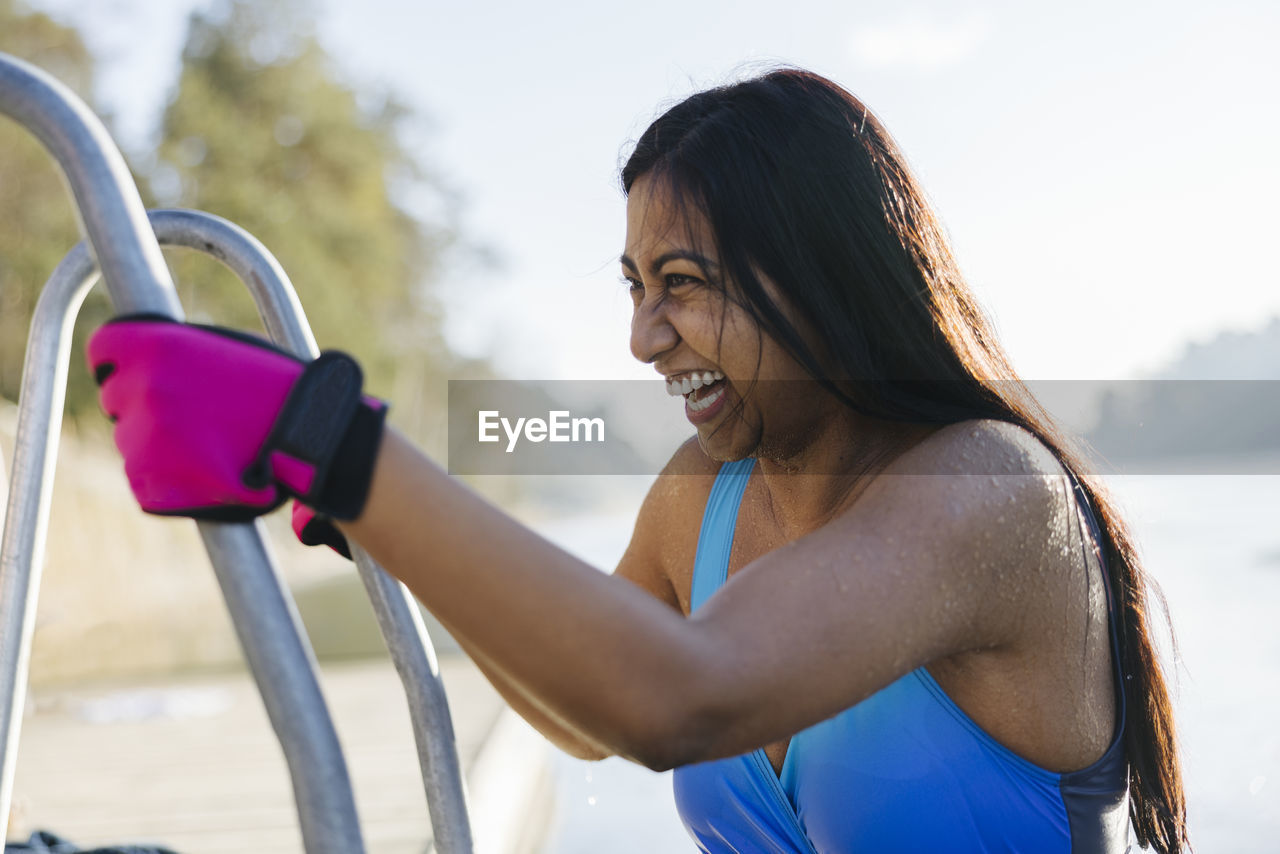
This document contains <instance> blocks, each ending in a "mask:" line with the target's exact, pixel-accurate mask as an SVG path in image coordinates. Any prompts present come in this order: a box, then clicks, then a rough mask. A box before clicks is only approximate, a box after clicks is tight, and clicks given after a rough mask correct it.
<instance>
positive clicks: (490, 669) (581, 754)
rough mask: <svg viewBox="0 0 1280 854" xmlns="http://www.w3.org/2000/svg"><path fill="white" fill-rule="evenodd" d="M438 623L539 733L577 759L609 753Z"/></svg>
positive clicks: (450, 630) (609, 752) (451, 631)
mask: <svg viewBox="0 0 1280 854" xmlns="http://www.w3.org/2000/svg"><path fill="white" fill-rule="evenodd" d="M441 625H444V627H445V629H447V630H449V632H450V634H451V635H453V638H454V640H456V641H457V642H458V646H460V647H462V650H463V652H465V653H466V654H467V655H468V656H469V657H470V658H471V661H472V662H474V663H475V665H476V667H477V668H479V670H480V672H481V673H483V674H484V676H485V678H486V679H488V680H489V683H490V684H491V685H493V687H494V689H495V690H497V692H498V693H499V694H501V695H502V698H503V699H504V700H506V701H507V705H509V706H510V707H511V708H512V709H513V710H515V712H516V714H518V715H520V717H522V718H524V719H525V720H526V721H527V722H528V723H529V724H530V726H532V727H533V728H534V729H536V730H537V731H538V732H540V733H542V735H543V736H544V737H545V738H546V739H547V740H548V741H550V742H551V743H552V744H554V745H555V746H556V747H558V748H560V749H561V750H563V751H564V752H565V753H568V754H569V755H570V756H573V757H576V758H578V759H591V760H596V759H605V758H606V757H608V756H610V755H612V754H611V751H610V750H609V749H608V748H607V747H606V746H605V745H602V744H600V743H599V742H596V741H593V740H592V739H590V738H589V737H588V736H586V735H584V734H583V733H581V732H578V731H577V730H575V729H573V728H572V727H570V726H569V725H567V724H566V723H565V722H564V721H562V720H560V719H558V718H556V717H555V716H554V715H553V714H552V713H551V712H549V711H548V710H547V709H546V708H545V707H543V706H542V705H541V704H539V703H538V701H537V699H536V698H535V697H533V696H532V695H530V693H529V692H528V690H527V689H525V688H522V687H521V686H520V685H519V684H518V683H517V682H516V680H514V679H512V678H511V676H510V674H508V673H506V672H505V671H503V670H502V669H501V668H500V667H499V666H498V665H497V664H496V663H495V662H494V661H493V660H492V659H490V658H489V657H488V656H486V655H485V654H484V653H482V652H481V651H480V650H479V649H477V648H476V646H475V645H474V644H472V643H470V642H469V641H468V640H466V638H464V637H462V636H460V634H459V633H457V632H456V631H455V630H454V629H453V628H452V627H450V626H449V625H447V624H445V623H443V622H442V623H441Z"/></svg>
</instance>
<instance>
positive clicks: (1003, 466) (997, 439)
mask: <svg viewBox="0 0 1280 854" xmlns="http://www.w3.org/2000/svg"><path fill="white" fill-rule="evenodd" d="M884 473H885V474H926V475H929V474H933V475H964V474H974V475H1005V474H1008V475H1062V474H1064V471H1063V468H1062V465H1061V463H1059V462H1058V459H1057V457H1055V456H1054V454H1053V452H1052V451H1051V450H1050V449H1049V447H1048V446H1047V445H1045V443H1044V442H1043V441H1042V440H1041V439H1040V437H1038V436H1037V435H1036V434H1035V433H1032V432H1031V431H1030V430H1028V429H1026V428H1025V427H1022V426H1019V425H1017V424H1014V423H1012V422H1009V421H1000V420H996V419H993V418H981V419H972V420H969V421H960V422H957V423H955V424H948V425H946V426H945V427H942V428H940V429H938V430H936V431H935V432H933V433H931V434H930V435H929V436H928V437H927V438H925V439H924V440H922V441H921V442H919V443H918V444H917V445H915V446H914V447H912V448H911V449H910V450H908V451H906V452H905V453H903V454H901V455H900V456H899V457H897V458H896V459H895V460H894V461H893V462H892V463H891V464H890V465H889V466H888V467H887V468H886V469H885V472H884Z"/></svg>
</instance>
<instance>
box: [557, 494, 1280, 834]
mask: <svg viewBox="0 0 1280 854" xmlns="http://www.w3.org/2000/svg"><path fill="white" fill-rule="evenodd" d="M1108 484H1109V485H1110V487H1111V489H1112V491H1113V492H1114V494H1115V495H1116V497H1117V498H1118V499H1119V500H1120V502H1121V506H1122V507H1123V508H1124V510H1125V511H1126V516H1127V518H1128V519H1129V520H1130V522H1131V524H1132V525H1133V527H1134V530H1135V531H1136V533H1137V536H1138V540H1139V543H1140V549H1141V553H1142V557H1143V559H1144V561H1145V563H1146V566H1147V567H1148V569H1149V570H1150V571H1151V572H1152V573H1153V574H1154V575H1155V576H1156V578H1157V580H1158V581H1159V582H1160V584H1161V585H1162V587H1163V588H1164V592H1165V595H1166V597H1167V599H1168V602H1169V608H1170V611H1171V613H1172V616H1173V620H1174V626H1175V630H1176V633H1177V639H1178V643H1179V646H1180V651H1181V654H1182V661H1181V666H1180V667H1178V668H1177V669H1176V672H1171V673H1170V676H1171V678H1172V681H1173V682H1174V691H1175V704H1176V708H1177V713H1178V719H1179V726H1180V727H1181V743H1182V748H1183V754H1182V756H1183V774H1184V782H1185V785H1186V791H1187V800H1188V812H1189V819H1190V825H1191V839H1192V842H1193V844H1195V845H1196V846H1197V848H1198V850H1201V851H1231V852H1238V854H1249V852H1263V851H1274V850H1276V848H1277V842H1276V840H1277V839H1278V838H1280V727H1277V726H1276V721H1277V713H1276V710H1277V709H1278V708H1280V627H1278V626H1277V619H1276V614H1277V611H1278V610H1280V521H1278V517H1280V477H1275V476H1265V477H1264V476H1255V477H1247V476H1233V477H1226V476H1186V475H1183V476H1171V475H1166V476H1140V477H1137V476H1135V477H1113V478H1110V479H1109V480H1108ZM633 520H634V517H633V516H632V515H630V514H617V515H610V516H595V517H582V518H579V519H577V520H568V521H566V522H564V523H559V524H557V525H555V526H549V527H548V528H546V529H544V530H545V532H546V533H547V534H548V535H549V536H551V537H552V538H553V539H556V540H557V541H558V542H560V543H561V544H562V545H564V546H566V547H567V548H570V549H571V550H573V551H575V552H576V553H578V554H579V555H580V556H582V557H583V558H585V559H588V560H591V561H592V562H593V563H595V564H596V565H599V566H607V567H612V566H613V565H614V564H615V563H616V561H617V558H618V556H619V555H621V553H622V550H623V548H624V547H625V546H626V543H627V539H628V537H629V536H630V532H631V525H632V523H633ZM1162 643H1165V645H1167V641H1163V640H1162ZM555 777H556V783H557V786H558V792H557V798H558V814H557V816H556V818H555V824H554V830H553V832H552V835H551V839H550V842H549V844H548V846H547V848H546V849H545V852H544V854H585V852H596V851H610V852H616V854H641V852H645V854H647V852H652V851H693V850H694V848H693V845H692V843H691V842H690V841H689V839H688V837H687V835H686V834H685V832H684V829H683V827H682V825H681V824H680V820H679V818H678V817H677V816H676V813H675V809H674V806H673V805H672V800H671V779H670V775H669V774H655V773H653V772H650V771H648V770H647V769H644V768H641V767H639V766H636V765H632V764H630V763H627V762H625V761H622V760H618V759H611V760H607V761H605V762H600V763H588V762H581V761H578V760H575V759H572V758H570V757H568V756H564V755H563V754H559V753H557V757H556V765H555Z"/></svg>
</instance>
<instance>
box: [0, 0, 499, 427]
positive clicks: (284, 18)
mask: <svg viewBox="0 0 1280 854" xmlns="http://www.w3.org/2000/svg"><path fill="white" fill-rule="evenodd" d="M314 18H315V10H314V8H313V4H312V3H311V2H309V0H275V2H270V3H250V2H245V0H230V1H229V2H220V3H215V4H213V5H211V6H209V7H206V8H204V9H201V10H198V11H197V12H195V13H193V15H192V16H191V18H190V19H189V22H188V29H187V36H186V42H185V45H184V48H183V53H182V66H181V73H180V75H179V77H178V79H177V80H176V81H175V83H174V86H173V90H172V95H171V97H170V98H169V101H168V105H167V107H166V108H165V110H164V113H163V115H162V116H161V117H160V120H159V125H158V127H157V128H156V130H155V132H154V135H153V140H152V143H151V144H150V145H149V146H147V148H146V150H145V151H132V152H130V151H126V152H125V154H126V158H127V159H128V160H129V163H130V168H131V169H132V170H133V173H134V175H135V179H136V180H137V182H138V186H139V188H140V190H141V192H142V196H143V201H144V203H145V204H146V205H147V207H149V208H151V207H184V208H197V209H201V210H207V211H210V212H212V213H215V214H218V215H219V216H222V217H225V218H226V219H229V220H231V221H232V222H235V223H237V224H239V225H241V226H243V227H244V228H246V229H248V230H249V231H250V232H251V233H253V234H254V235H255V236H257V237H258V239H259V240H261V241H262V242H263V243H264V244H265V245H266V246H267V247H268V248H269V249H270V250H271V251H272V252H273V253H274V254H275V255H276V256H277V257H278V258H279V260H280V262H281V264H282V265H283V267H284V269H285V270H286V271H288V273H289V275H290V277H291V279H292V280H293V283H294V286H295V287H296V288H297V290H298V293H299V296H300V298H301V300H302V304H303V306H304V307H305V308H306V311H307V315H308V318H309V320H310V322H311V325H312V328H313V329H314V331H315V335H316V339H317V341H318V342H319V343H320V346H321V347H322V348H339V349H344V350H348V351H349V352H351V353H353V354H354V355H356V356H357V357H358V358H359V359H360V361H361V363H362V364H363V365H364V367H365V370H366V373H367V375H368V377H367V384H366V387H367V388H368V389H369V390H370V391H371V392H373V393H375V394H378V395H381V396H384V397H388V398H390V399H391V400H393V401H394V402H395V405H394V406H393V408H392V418H393V420H394V421H396V423H397V424H398V425H399V426H401V427H402V428H403V429H406V430H407V431H408V432H410V433H411V434H412V435H414V436H415V438H417V439H418V440H419V441H421V442H424V443H425V444H427V445H428V446H438V445H439V444H440V443H441V442H442V440H443V430H444V417H443V416H444V409H445V401H446V396H445V395H446V392H445V389H446V384H445V380H446V378H448V377H451V376H459V375H463V374H465V375H467V376H471V377H476V378H479V377H483V376H486V375H488V371H487V369H486V367H485V365H483V364H477V363H468V364H463V363H461V361H460V360H459V359H458V358H457V357H456V356H454V354H452V353H451V352H450V351H449V349H448V347H447V345H446V344H445V342H444V338H443V336H442V334H441V325H442V317H441V308H440V303H439V300H438V298H437V295H436V286H437V283H438V282H439V278H440V275H441V272H442V270H443V269H444V267H445V264H446V263H447V261H448V260H449V259H450V258H451V257H455V256H457V255H459V254H466V253H472V254H474V255H479V254H480V253H477V252H474V250H473V248H472V247H470V246H468V244H466V242H465V241H464V240H462V239H461V236H460V235H459V234H458V230H457V228H456V216H455V215H454V212H455V211H456V209H457V197H456V194H455V193H453V192H452V191H451V190H450V189H449V188H448V187H447V186H446V185H445V184H444V182H442V181H441V180H439V179H438V178H437V177H436V175H435V173H433V172H432V171H431V170H430V169H429V168H428V167H427V165H426V164H424V163H423V162H422V159H421V158H420V157H419V156H417V155H416V154H415V152H412V151H410V150H408V149H407V147H406V146H405V144H404V143H403V141H402V140H403V137H404V134H403V133H402V131H403V130H404V128H405V126H406V124H407V123H410V122H414V121H417V120H419V119H420V117H417V116H414V115H413V114H412V113H411V112H410V111H409V110H408V109H406V107H405V106H404V105H403V104H402V103H401V102H399V101H398V100H397V99H396V98H395V97H394V96H393V95H391V94H389V93H387V92H378V91H363V90H361V89H359V88H357V87H355V86H352V85H351V84H349V83H347V82H345V81H344V80H343V79H342V75H341V73H340V70H339V69H337V68H336V67H335V64H334V63H333V61H332V60H331V59H330V57H328V56H327V55H326V54H325V52H324V51H323V50H322V48H321V47H320V45H319V43H318V41H317V39H316V36H315V32H314V28H313V26H312V23H311V22H312V21H313V20H314ZM0 50H3V51H5V52H7V53H11V54H14V55H16V56H18V57H20V58H23V59H25V60H27V61H30V62H32V63H34V64H36V65H38V66H40V67H41V68H43V69H45V70H47V71H49V72H50V73H52V74H53V75H54V76H56V77H58V78H59V79H61V80H63V81H64V82H66V83H67V84H68V85H70V86H71V87H72V88H73V89H74V90H75V91H76V92H77V93H79V94H80V95H81V96H82V97H84V98H85V100H86V101H88V102H89V104H90V106H91V107H94V108H95V110H98V112H99V115H102V113H101V110H100V108H98V107H97V105H95V103H94V97H93V86H94V79H93V78H94V67H93V58H92V57H91V56H90V54H89V53H88V51H87V50H86V48H85V45H84V42H83V40H82V39H81V38H80V36H79V35H78V34H77V33H76V32H75V30H74V29H71V28H69V27H67V26H64V25H62V24H59V23H57V22H55V21H53V20H52V19H50V18H49V17H47V16H46V15H43V14H40V13H38V12H34V11H32V10H31V9H30V8H28V7H26V6H24V5H22V4H21V3H20V2H17V0H0ZM103 118H104V121H106V122H107V125H108V129H110V127H111V117H110V116H103ZM411 208H412V210H413V211H414V212H413V213H411V212H410V209H411ZM423 210H427V211H430V213H429V214H423V213H421V211H423ZM0 223H3V227H0V396H3V397H7V398H9V399H10V400H16V399H17V396H18V389H19V383H20V381H21V366H22V353H23V349H24V347H25V343H26V337H27V328H28V325H29V323H30V319H31V313H32V310H33V308H34V305H35V300H36V297H37V296H38V294H39V290H40V288H41V287H42V285H43V284H44V281H45V280H46V279H47V277H48V276H49V274H50V273H51V272H52V271H53V268H54V267H55V266H56V264H57V262H58V261H59V260H60V259H61V258H62V256H63V255H64V254H65V253H66V252H67V251H68V250H69V249H70V248H71V246H72V245H73V244H74V243H75V242H76V240H78V239H79V236H78V233H77V231H76V226H75V219H74V214H73V211H72V209H71V205H70V201H69V197H68V195H67V193H66V191H65V189H64V188H63V186H62V182H61V179H60V176H59V175H58V172H57V170H56V168H55V166H54V164H53V162H52V160H50V158H49V157H48V155H47V154H46V153H45V152H44V151H43V150H41V148H40V147H39V146H38V144H37V143H36V142H35V141H34V140H33V139H32V138H31V137H30V135H29V134H27V133H26V132H25V131H24V130H22V129H20V128H18V127H16V126H15V125H13V124H12V123H9V122H4V123H2V124H0ZM166 257H167V258H168V260H169V263H170V267H171V268H172V270H173V272H174V277H175V280H176V282H177V283H178V288H179V292H180V296H181V298H182V301H183V304H184V306H185V307H186V310H187V313H188V318H189V319H190V320H193V321H200V322H214V323H219V324H223V325H231V326H238V327H242V328H250V329H260V328H261V326H260V324H259V323H258V321H257V316H256V312H255V310H254V308H253V303H252V301H251V300H250V299H249V296H248V292H247V290H246V289H245V287H244V286H243V285H242V284H241V283H240V282H239V281H238V280H236V278H235V277H234V276H233V275H232V274H231V273H230V272H228V271H227V270H225V268H223V267H221V265H219V264H218V263H217V262H216V261H213V260H212V259H210V258H207V257H205V256H203V255H198V254H196V253H192V252H189V251H184V250H166ZM109 314H110V308H109V306H108V304H107V301H106V299H105V297H104V296H103V294H101V293H97V292H95V294H94V296H92V297H91V298H90V300H89V301H88V302H87V303H86V306H85V308H84V310H83V311H82V313H81V321H80V323H79V324H78V325H77V341H76V351H75V353H73V357H72V358H73V362H72V365H73V368H72V371H71V376H70V383H69V391H68V400H67V410H68V413H69V414H70V415H71V416H72V417H73V418H75V419H76V420H77V422H79V423H82V424H83V425H84V426H87V427H91V428H92V427H95V426H97V425H99V424H101V425H102V426H104V427H105V422H101V421H100V419H97V418H96V417H91V418H84V417H83V416H84V415H85V414H86V413H88V414H93V413H95V412H96V408H97V404H96V400H95V397H94V389H93V386H92V383H91V382H90V381H89V378H88V376H87V373H86V372H85V371H82V370H78V369H77V367H78V366H79V365H80V364H83V362H82V356H81V355H80V354H81V352H82V350H81V347H82V344H83V338H84V336H85V335H86V334H87V332H88V331H90V330H91V329H92V328H94V327H95V326H96V325H97V324H98V323H100V322H101V321H102V320H103V319H105V318H106V317H107V316H108V315H109Z"/></svg>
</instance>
